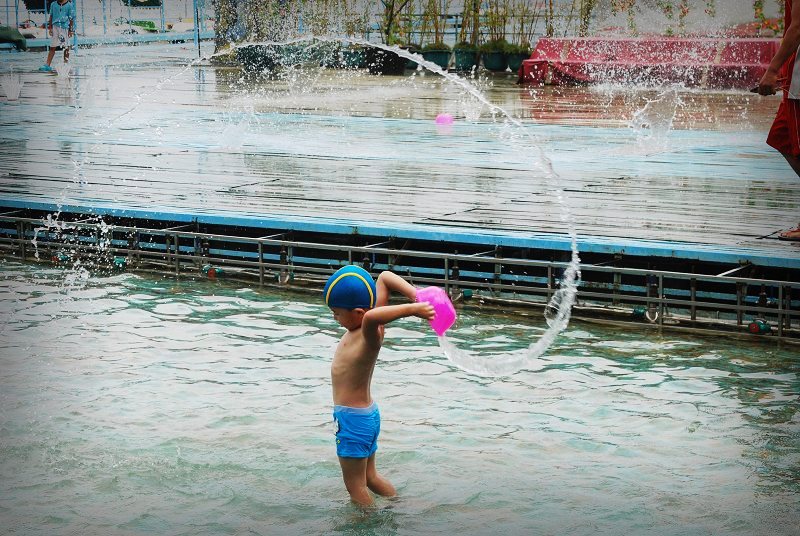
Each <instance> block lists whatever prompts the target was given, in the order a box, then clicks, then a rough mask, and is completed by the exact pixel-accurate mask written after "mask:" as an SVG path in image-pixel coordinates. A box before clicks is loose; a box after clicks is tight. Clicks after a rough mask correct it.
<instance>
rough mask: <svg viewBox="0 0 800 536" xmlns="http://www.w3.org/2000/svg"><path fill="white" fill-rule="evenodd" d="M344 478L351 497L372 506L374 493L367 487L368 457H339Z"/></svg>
mask: <svg viewBox="0 0 800 536" xmlns="http://www.w3.org/2000/svg"><path fill="white" fill-rule="evenodd" d="M339 465H340V466H341V467H342V478H343V479H344V485H345V487H346V488H347V492H348V493H349V494H350V499H351V500H352V501H353V502H354V503H356V504H358V505H361V506H371V505H372V504H373V502H372V495H370V494H369V490H368V489H367V458H342V457H341V456H340V457H339Z"/></svg>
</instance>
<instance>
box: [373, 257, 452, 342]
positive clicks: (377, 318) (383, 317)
mask: <svg viewBox="0 0 800 536" xmlns="http://www.w3.org/2000/svg"><path fill="white" fill-rule="evenodd" d="M384 273H386V272H384ZM412 288H413V287H412ZM435 314H436V312H435V311H434V310H433V306H432V305H431V304H430V303H428V302H421V303H404V304H402V305H386V306H384V307H376V308H375V309H370V310H369V311H367V312H366V313H364V320H363V321H362V322H361V333H362V334H363V336H364V339H365V340H366V341H367V343H368V344H370V345H377V346H380V336H379V335H378V328H379V327H380V326H383V325H385V324H388V323H389V322H391V321H393V320H397V319H398V318H405V317H407V316H418V317H419V318H425V319H427V320H430V319H431V318H433V317H434V315H435Z"/></svg>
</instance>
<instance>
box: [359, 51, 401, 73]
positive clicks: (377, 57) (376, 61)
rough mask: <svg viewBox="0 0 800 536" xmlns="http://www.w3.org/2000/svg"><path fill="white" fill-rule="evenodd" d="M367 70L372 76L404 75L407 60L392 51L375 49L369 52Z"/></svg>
mask: <svg viewBox="0 0 800 536" xmlns="http://www.w3.org/2000/svg"><path fill="white" fill-rule="evenodd" d="M367 69H369V72H370V73H372V74H388V75H399V74H403V73H404V72H405V70H406V58H404V57H402V56H399V55H397V54H396V53H394V52H392V51H390V50H383V49H382V48H377V47H373V48H370V49H369V50H368V51H367Z"/></svg>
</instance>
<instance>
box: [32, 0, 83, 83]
mask: <svg viewBox="0 0 800 536" xmlns="http://www.w3.org/2000/svg"><path fill="white" fill-rule="evenodd" d="M47 28H48V30H49V32H50V51H49V52H48V53H47V62H46V63H45V64H44V65H42V66H41V67H39V70H40V71H43V72H50V71H52V70H53V68H52V67H51V66H50V64H51V63H53V57H54V56H55V55H56V49H58V48H61V49H63V50H64V63H69V50H70V47H71V46H72V42H71V41H72V36H73V35H74V34H75V4H73V3H72V0H57V1H56V2H53V3H52V4H50V21H49V22H48V23H47Z"/></svg>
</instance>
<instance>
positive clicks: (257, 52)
mask: <svg viewBox="0 0 800 536" xmlns="http://www.w3.org/2000/svg"><path fill="white" fill-rule="evenodd" d="M236 61H237V62H238V63H239V65H241V66H242V69H244V70H245V72H248V73H271V72H272V71H274V70H275V66H276V63H277V62H276V61H275V49H274V48H273V47H271V46H269V45H250V46H246V47H242V48H237V49H236Z"/></svg>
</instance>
